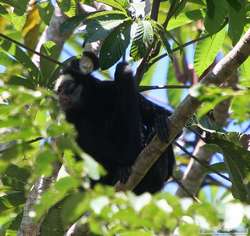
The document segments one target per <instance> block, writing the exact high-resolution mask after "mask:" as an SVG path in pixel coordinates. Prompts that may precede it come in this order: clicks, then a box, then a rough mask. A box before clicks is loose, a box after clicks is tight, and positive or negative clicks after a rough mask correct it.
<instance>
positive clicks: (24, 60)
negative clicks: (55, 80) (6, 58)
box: [1, 40, 40, 80]
mask: <svg viewBox="0 0 250 236" xmlns="http://www.w3.org/2000/svg"><path fill="white" fill-rule="evenodd" d="M1 47H2V48H3V49H4V50H6V51H7V52H8V53H9V54H10V55H12V56H13V57H14V58H15V59H16V60H17V61H18V62H19V63H21V64H22V65H23V66H24V67H25V68H26V69H27V71H28V72H29V73H30V74H31V75H32V76H33V78H28V80H29V79H37V78H39V77H40V71H39V69H38V68H37V67H36V65H35V64H34V63H33V62H32V60H31V58H30V56H28V55H27V54H26V52H24V51H23V50H22V49H20V48H19V47H18V46H16V45H15V44H13V43H10V42H8V41H6V40H3V41H2V42H1Z"/></svg>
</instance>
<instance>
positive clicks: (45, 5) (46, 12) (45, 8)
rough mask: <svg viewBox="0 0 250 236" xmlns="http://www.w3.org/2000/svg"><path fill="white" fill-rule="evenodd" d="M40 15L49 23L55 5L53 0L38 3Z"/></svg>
mask: <svg viewBox="0 0 250 236" xmlns="http://www.w3.org/2000/svg"><path fill="white" fill-rule="evenodd" d="M37 7H38V11H39V15H40V17H41V19H42V20H43V22H44V23H45V24H46V25H49V22H50V19H51V17H52V15H53V11H54V7H53V5H52V3H51V2H49V1H45V2H40V3H39V4H37Z"/></svg>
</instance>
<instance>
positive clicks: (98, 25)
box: [86, 11, 128, 42]
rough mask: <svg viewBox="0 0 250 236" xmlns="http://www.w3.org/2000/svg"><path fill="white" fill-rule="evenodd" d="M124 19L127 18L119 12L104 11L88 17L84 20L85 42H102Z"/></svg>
mask: <svg viewBox="0 0 250 236" xmlns="http://www.w3.org/2000/svg"><path fill="white" fill-rule="evenodd" d="M126 18H127V16H126V15H125V14H123V13H121V12H119V11H104V12H98V13H95V14H92V15H90V16H89V17H88V18H86V23H87V28H86V31H87V35H86V40H87V41H88V42H95V41H97V40H104V39H105V38H106V37H107V36H108V35H109V34H110V33H111V31H112V30H113V29H114V28H116V27H117V26H119V25H120V24H122V23H123V22H124V21H125V19H126ZM127 19H128V18H127Z"/></svg>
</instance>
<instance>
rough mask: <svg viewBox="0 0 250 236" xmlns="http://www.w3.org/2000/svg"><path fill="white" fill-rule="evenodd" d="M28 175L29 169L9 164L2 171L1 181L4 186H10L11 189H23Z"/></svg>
mask: <svg viewBox="0 0 250 236" xmlns="http://www.w3.org/2000/svg"><path fill="white" fill-rule="evenodd" d="M29 176H30V170H29V169H28V167H27V168H24V167H19V166H17V165H13V164H10V165H9V166H8V168H7V169H6V170H5V172H4V173H2V177H1V181H2V183H3V184H4V185H5V186H9V187H11V189H12V190H20V191H24V190H25V188H24V187H25V183H26V182H27V180H28V178H29Z"/></svg>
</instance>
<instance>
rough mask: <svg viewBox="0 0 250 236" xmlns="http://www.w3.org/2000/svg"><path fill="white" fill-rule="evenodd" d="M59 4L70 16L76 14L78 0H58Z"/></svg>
mask: <svg viewBox="0 0 250 236" xmlns="http://www.w3.org/2000/svg"><path fill="white" fill-rule="evenodd" d="M57 4H58V5H59V7H60V8H61V9H62V11H63V12H64V14H65V15H66V16H68V17H72V16H75V15H76V12H77V10H76V8H77V1H76V0H58V1H57Z"/></svg>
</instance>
